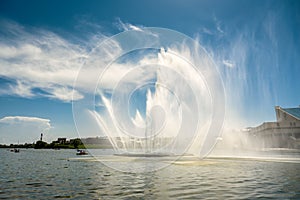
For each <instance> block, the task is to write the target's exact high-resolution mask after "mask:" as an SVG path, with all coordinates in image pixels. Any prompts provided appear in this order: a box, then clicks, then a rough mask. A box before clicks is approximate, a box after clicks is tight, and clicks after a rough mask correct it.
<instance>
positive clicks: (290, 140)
mask: <svg viewBox="0 0 300 200" xmlns="http://www.w3.org/2000/svg"><path fill="white" fill-rule="evenodd" d="M275 113H276V119H277V120H276V122H264V123H263V124H261V125H260V126H257V127H253V128H248V130H247V133H248V137H249V138H248V141H249V143H250V144H248V145H251V146H253V147H256V148H260V149H262V148H291V149H300V106H299V107H296V108H281V107H280V106H275Z"/></svg>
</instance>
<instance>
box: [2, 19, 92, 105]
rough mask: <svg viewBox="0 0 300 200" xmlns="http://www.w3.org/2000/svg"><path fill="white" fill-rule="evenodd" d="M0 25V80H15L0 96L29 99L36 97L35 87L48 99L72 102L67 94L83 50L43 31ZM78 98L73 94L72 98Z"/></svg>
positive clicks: (4, 23)
mask: <svg viewBox="0 0 300 200" xmlns="http://www.w3.org/2000/svg"><path fill="white" fill-rule="evenodd" d="M0 26H1V27H2V31H1V32H0V34H1V39H0V78H2V79H10V80H15V82H14V83H13V81H11V83H10V84H8V85H7V87H6V88H2V90H1V94H3V93H6V94H8V95H17V96H21V97H26V98H31V97H34V96H37V94H35V93H34V92H33V89H34V88H39V89H40V90H42V91H45V93H48V97H50V98H54V99H59V100H62V101H70V100H72V92H70V91H71V90H72V85H73V82H74V80H75V78H76V75H77V71H78V69H79V68H80V67H81V65H82V62H83V61H84V59H85V58H86V57H87V54H88V52H87V48H85V47H83V46H80V45H78V44H73V43H72V42H70V41H68V40H66V39H64V38H62V37H61V36H59V35H57V34H55V33H53V32H50V31H46V30H43V29H33V28H32V29H27V28H24V27H22V26H20V25H19V24H16V23H13V22H1V23H0ZM66 91H67V92H66ZM39 95H40V94H39ZM80 98H82V95H80V94H78V92H76V91H75V95H74V99H75V100H77V99H80Z"/></svg>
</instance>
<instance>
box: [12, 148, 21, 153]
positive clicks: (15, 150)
mask: <svg viewBox="0 0 300 200" xmlns="http://www.w3.org/2000/svg"><path fill="white" fill-rule="evenodd" d="M10 152H15V153H19V152H20V149H16V148H14V149H11V150H10Z"/></svg>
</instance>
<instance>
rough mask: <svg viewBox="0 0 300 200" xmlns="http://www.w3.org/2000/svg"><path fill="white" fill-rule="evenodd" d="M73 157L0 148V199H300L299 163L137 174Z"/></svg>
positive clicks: (207, 163)
mask: <svg viewBox="0 0 300 200" xmlns="http://www.w3.org/2000/svg"><path fill="white" fill-rule="evenodd" d="M100 151H101V150H100ZM102 151H104V150H102ZM75 153H76V152H75V151H74V150H33V149H24V150H23V149H21V151H20V153H12V152H9V151H8V150H6V149H0V159H1V164H0V172H1V175H0V199H54V198H72V199H257V198H261V199H300V163H299V162H297V161H290V160H285V159H282V160H281V159H279V160H270V159H266V160H264V159H261V160H256V159H220V158H218V159H207V160H204V161H198V162H178V163H177V164H173V165H170V166H168V167H166V168H164V169H163V170H158V171H155V172H149V173H141V174H133V173H124V172H119V171H116V170H114V169H110V168H108V167H106V166H104V165H102V164H101V163H99V162H95V161H92V160H89V159H87V160H86V159H81V158H82V157H80V159H76V158H79V156H76V155H75ZM104 154H105V151H104ZM74 158H75V159H74ZM124 164H127V165H129V166H130V162H127V163H124Z"/></svg>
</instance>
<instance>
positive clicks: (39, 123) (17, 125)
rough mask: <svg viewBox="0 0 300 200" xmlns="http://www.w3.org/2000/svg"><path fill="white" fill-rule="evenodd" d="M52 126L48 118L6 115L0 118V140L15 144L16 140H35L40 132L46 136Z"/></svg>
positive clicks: (28, 141) (30, 141) (29, 141)
mask: <svg viewBox="0 0 300 200" xmlns="http://www.w3.org/2000/svg"><path fill="white" fill-rule="evenodd" d="M51 128H52V126H51V123H50V119H44V118H39V117H29V116H6V117H3V118H1V119H0V138H1V140H0V142H1V143H6V144H11V143H14V144H16V143H17V142H18V141H20V142H22V143H23V142H24V143H25V142H27V143H32V142H36V141H37V140H38V139H39V137H40V133H44V136H45V137H46V138H47V137H49V136H48V134H47V133H48V131H49V130H50V129H51Z"/></svg>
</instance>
